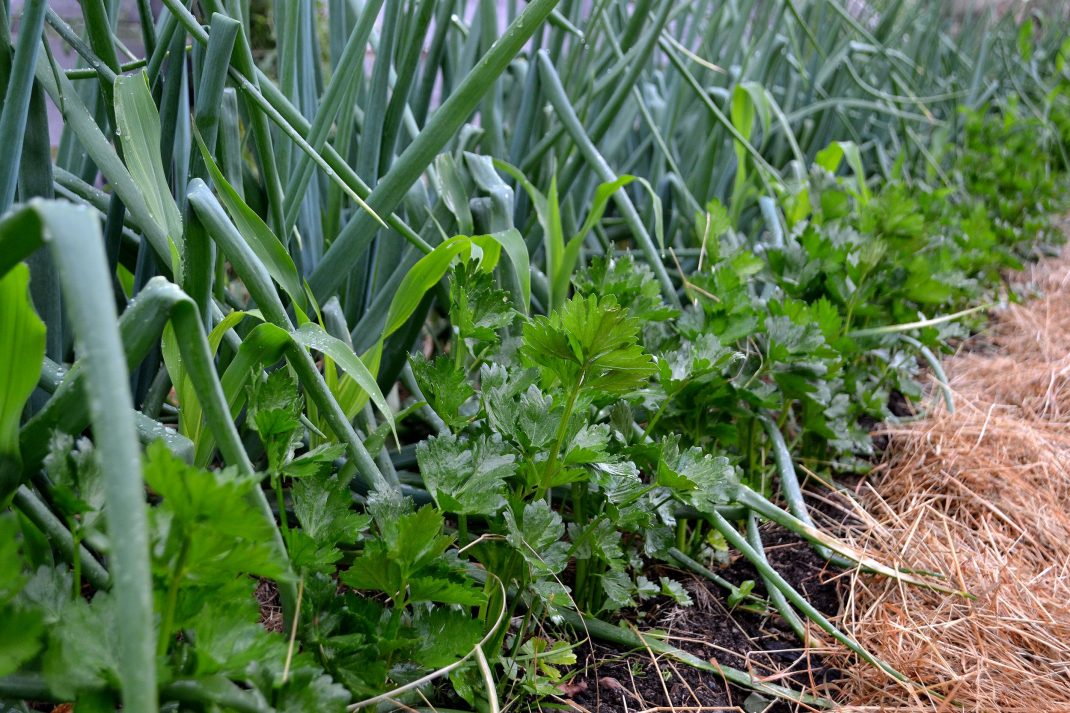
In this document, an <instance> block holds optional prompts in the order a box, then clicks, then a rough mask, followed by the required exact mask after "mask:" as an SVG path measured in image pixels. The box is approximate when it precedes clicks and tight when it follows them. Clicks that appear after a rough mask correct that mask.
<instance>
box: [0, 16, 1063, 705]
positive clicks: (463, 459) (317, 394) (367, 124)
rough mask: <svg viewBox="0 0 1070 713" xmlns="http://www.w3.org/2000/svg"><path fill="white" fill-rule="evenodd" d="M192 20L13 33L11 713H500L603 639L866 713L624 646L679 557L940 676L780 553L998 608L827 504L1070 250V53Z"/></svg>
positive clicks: (789, 26) (799, 36) (549, 28)
mask: <svg viewBox="0 0 1070 713" xmlns="http://www.w3.org/2000/svg"><path fill="white" fill-rule="evenodd" d="M163 5H164V7H165V9H164V10H163V11H162V12H160V13H159V14H158V15H155V16H154V15H153V14H152V10H151V6H150V5H149V3H139V4H138V10H139V13H140V18H141V32H142V38H141V39H142V44H143V46H144V50H145V51H144V55H143V56H141V57H137V56H133V53H131V52H129V50H128V49H127V48H126V45H125V44H124V43H122V42H120V41H119V40H118V39H117V38H116V34H115V21H116V18H117V17H118V9H119V8H118V3H109V2H104V0H89V1H87V2H85V3H83V5H82V11H83V19H84V32H82V33H79V32H77V31H75V30H74V29H72V28H71V27H70V25H68V24H67V22H66V21H65V20H64V19H63V18H61V17H59V16H58V15H56V14H55V13H54V12H53V11H52V10H50V9H49V8H48V6H47V3H45V2H34V0H27V2H26V3H25V5H24V9H23V12H22V15H21V18H20V22H19V25H18V33H17V34H18V37H17V40H16V41H14V42H12V41H11V31H10V23H9V20H8V13H7V8H6V6H5V7H4V12H2V13H0V18H3V20H4V26H3V27H0V37H3V41H4V43H5V44H4V46H3V47H0V50H2V51H0V89H2V90H3V91H4V95H5V101H4V105H3V109H2V110H0V136H2V137H3V139H4V140H5V142H6V145H7V146H8V147H9V148H10V150H9V151H8V152H7V153H6V154H5V155H4V156H3V157H0V210H2V211H4V212H5V215H4V217H3V218H0V275H3V278H2V281H0V291H2V295H3V296H2V299H0V373H4V374H6V375H7V376H6V377H5V379H4V381H3V382H0V387H2V388H0V499H2V503H3V505H4V508H5V512H4V513H3V515H0V530H2V532H0V549H2V550H3V551H2V553H0V560H2V561H3V562H5V565H6V566H5V567H4V568H3V569H2V571H0V699H3V700H10V701H12V702H13V705H16V706H21V707H22V708H23V709H25V708H26V707H27V705H29V704H30V703H33V702H46V701H56V702H61V701H75V702H76V703H77V707H78V710H80V711H81V710H82V709H83V708H85V709H87V710H90V709H91V710H96V709H100V710H114V709H115V708H116V707H117V706H118V705H120V704H121V706H122V708H123V710H132V711H154V710H157V709H158V708H159V707H160V706H162V705H169V706H173V707H174V706H177V709H179V710H185V709H190V710H193V709H197V710H238V711H254V710H255V711H270V710H276V711H288V710H293V711H307V710H341V709H343V708H347V707H348V709H350V710H356V709H371V708H377V707H382V708H385V709H391V708H392V707H396V706H402V705H403V706H405V707H407V708H417V709H422V708H428V709H431V708H439V709H441V708H442V707H446V708H468V709H476V710H489V711H496V710H500V709H501V707H502V706H503V705H516V706H529V705H536V704H537V703H538V702H539V701H540V700H543V699H545V698H550V697H553V696H555V695H557V694H558V693H559V689H558V686H559V684H560V683H561V682H562V681H563V680H564V678H565V677H567V676H568V675H570V674H569V666H570V665H571V664H572V663H574V662H575V650H576V648H577V646H580V645H582V643H583V642H584V641H585V640H587V639H589V638H592V637H594V638H601V639H604V640H608V641H610V642H613V643H616V644H618V645H620V646H623V647H628V648H631V647H637V648H641V647H648V648H650V649H651V650H655V651H659V652H661V653H663V654H665V655H668V656H672V657H675V658H677V659H679V660H680V661H682V662H684V663H686V664H689V665H693V666H697V667H700V668H705V669H707V670H712V671H714V672H717V673H720V674H721V675H723V676H725V677H726V678H727V679H729V680H730V681H732V682H733V683H736V684H737V685H741V686H744V687H748V688H752V689H754V690H755V691H757V692H758V693H760V694H762V695H765V696H771V697H780V698H786V699H789V700H793V701H797V702H801V703H805V704H807V705H811V706H825V705H829V704H830V702H829V701H826V700H824V699H820V698H815V697H813V696H812V695H808V694H804V693H801V692H797V691H794V690H791V689H790V688H788V687H785V686H781V685H777V684H774V683H770V682H767V681H764V680H761V679H760V678H757V677H754V676H752V675H751V674H750V673H748V672H747V671H742V670H735V669H730V668H728V667H724V666H714V665H713V664H711V663H709V662H707V661H703V660H700V659H698V658H696V657H694V656H691V655H689V654H687V653H686V652H684V651H680V650H678V649H675V648H673V647H672V646H671V645H670V644H669V643H667V642H666V641H664V640H663V639H662V638H659V637H658V635H657V634H656V633H652V634H649V635H640V634H638V633H637V631H636V630H635V629H634V628H632V627H629V626H627V625H624V626H617V625H616V624H617V623H618V622H627V621H628V619H629V617H630V615H631V613H632V612H633V611H634V609H635V608H636V607H637V606H638V605H639V604H641V603H642V602H644V601H646V600H650V599H652V598H657V597H663V598H667V599H669V600H673V601H675V602H677V603H678V604H679V605H681V606H687V605H689V604H690V597H689V593H688V590H687V587H686V586H685V581H686V578H685V576H684V575H681V576H678V577H666V576H660V575H654V574H653V572H654V571H655V568H654V565H659V564H665V565H669V566H671V567H673V568H676V569H677V570H678V571H681V572H684V573H687V572H690V573H693V574H695V575H696V576H700V577H705V578H707V579H710V580H711V581H713V582H714V583H716V584H718V585H720V586H723V587H725V589H726V590H727V591H726V595H727V596H728V599H729V601H730V602H731V603H732V604H733V605H734V606H742V607H747V608H749V609H751V610H754V611H758V612H762V613H768V614H769V615H775V616H779V617H781V618H782V619H783V620H784V621H785V622H786V623H787V624H788V625H789V626H790V627H791V628H792V629H793V630H794V631H796V632H797V633H798V634H799V636H800V638H803V637H804V636H805V634H806V627H807V626H808V624H807V621H809V622H812V623H813V625H814V626H815V627H817V628H816V629H815V631H818V630H820V631H821V632H822V634H821V635H822V636H828V637H830V638H833V639H836V640H838V641H840V642H841V643H842V644H843V645H845V646H847V647H849V648H851V649H852V650H854V651H855V652H856V653H857V655H858V656H860V657H861V658H863V659H864V660H866V661H868V662H870V663H872V664H873V665H875V666H879V667H881V668H883V669H884V670H885V671H887V673H888V674H889V675H890V676H892V677H894V678H898V679H903V676H902V675H901V674H900V673H899V672H897V671H894V670H893V669H891V668H890V667H888V666H887V665H886V664H884V663H883V662H881V661H879V660H877V659H876V658H875V657H873V656H872V655H871V654H869V653H868V652H866V651H865V650H864V649H862V648H861V647H860V646H859V645H858V644H857V643H855V642H854V641H853V640H852V639H850V637H848V636H846V635H845V634H843V633H842V632H840V631H839V630H838V629H836V628H835V626H834V625H833V624H831V623H830V622H829V621H828V620H827V619H826V618H825V616H824V615H823V614H822V613H821V612H819V611H817V610H816V609H815V608H814V607H813V606H812V605H811V604H810V603H809V602H807V600H806V599H805V598H804V597H803V596H802V595H801V594H800V593H799V592H797V591H796V590H795V589H793V588H792V587H791V585H790V584H789V583H788V582H787V581H785V579H784V578H783V577H782V576H781V575H780V574H779V573H778V572H777V571H776V570H775V569H774V568H773V567H771V566H770V565H769V564H768V562H767V561H766V557H765V553H764V548H763V546H762V542H761V537H760V531H759V529H758V523H759V522H761V521H772V522H776V523H778V524H780V525H782V526H784V527H786V528H787V529H789V530H791V531H793V532H795V533H797V534H798V535H800V536H801V537H803V538H805V539H807V540H809V541H810V542H812V543H813V544H814V546H815V548H817V550H818V552H819V553H820V554H822V555H823V556H825V557H827V558H829V559H830V560H831V561H832V562H833V563H834V564H836V565H838V566H862V567H864V568H867V569H871V570H873V571H875V572H879V573H882V574H885V575H887V576H891V577H897V578H899V579H901V580H903V581H904V582H905V583H907V584H910V585H916V586H926V587H933V588H937V589H940V590H942V591H947V592H948V595H949V596H968V593H965V592H956V591H954V588H953V587H950V586H948V584H947V583H945V582H942V581H940V580H938V579H934V578H932V577H930V576H928V575H925V574H924V573H913V572H909V571H899V570H895V569H892V568H890V567H888V566H887V565H886V564H884V563H880V562H875V561H872V560H870V559H868V558H866V557H865V556H864V555H863V554H862V553H857V552H853V551H851V550H849V549H848V548H846V547H845V546H844V545H842V544H841V543H838V542H837V541H836V540H835V539H834V538H832V537H830V536H828V535H827V534H825V533H823V532H821V531H820V530H819V529H817V528H816V527H815V526H814V524H813V521H812V520H811V518H810V516H809V514H808V512H807V505H806V501H805V499H804V497H803V493H802V488H801V486H800V477H799V473H798V472H797V471H796V468H797V467H799V468H800V470H801V468H802V467H805V468H806V472H807V473H809V474H812V475H813V476H815V477H816V478H818V479H820V480H822V481H824V482H829V483H831V482H834V480H835V478H836V477H837V475H838V474H841V473H843V472H859V471H862V470H864V469H865V468H866V466H867V464H868V462H869V460H868V459H869V457H870V456H871V455H872V443H871V441H870V437H869V435H868V430H869V427H870V426H871V425H872V424H873V423H875V422H877V421H882V420H888V419H890V418H894V417H895V416H894V414H893V413H892V412H891V411H890V406H889V404H890V402H891V400H892V399H893V398H897V397H898V396H905V397H906V398H907V399H910V400H914V401H918V400H920V399H921V397H922V395H923V390H922V386H921V385H920V383H919V378H920V376H919V374H920V371H921V369H922V368H924V367H925V366H926V365H927V366H928V367H929V368H931V369H932V370H933V371H934V372H935V373H936V374H937V375H939V373H940V370H939V363H938V357H937V354H938V353H939V352H940V351H941V350H944V349H947V348H948V345H949V344H952V343H953V342H954V340H955V339H957V338H959V337H961V336H963V335H965V334H967V333H968V331H969V330H970V329H971V328H973V327H975V326H977V325H978V324H979V323H980V322H979V320H980V319H981V316H980V312H979V311H978V309H979V307H981V306H983V305H984V304H987V303H989V302H991V301H992V300H995V299H1002V298H1004V297H1006V296H1008V295H1007V290H1006V287H1005V286H1004V285H1003V284H1002V283H1001V281H1000V274H1001V271H1003V270H1005V269H1008V268H1014V267H1018V266H1020V264H1021V263H1022V261H1024V260H1029V259H1033V258H1035V257H1037V256H1039V255H1041V254H1042V253H1043V251H1044V250H1046V249H1048V248H1049V247H1050V246H1052V245H1054V244H1055V243H1056V242H1057V236H1056V235H1055V233H1054V229H1053V227H1052V223H1051V216H1052V215H1053V213H1055V212H1056V211H1058V210H1060V209H1062V208H1064V207H1065V200H1064V192H1065V181H1064V172H1065V169H1066V168H1067V162H1066V152H1067V150H1068V149H1070V130H1068V127H1070V95H1068V94H1067V91H1068V89H1070V73H1068V69H1067V67H1066V60H1067V58H1068V56H1070V44H1068V43H1067V42H1066V41H1065V38H1063V37H1061V36H1060V35H1059V34H1058V27H1059V25H1058V23H1057V22H1056V21H1055V20H1054V19H1053V20H1052V22H1051V24H1049V23H1048V22H1047V21H1046V20H1044V19H1043V18H1041V17H1038V18H1035V19H1030V20H1029V21H1027V22H1026V23H1024V24H1022V25H1014V24H1013V22H1011V21H1010V20H1009V19H1005V20H1002V21H999V22H997V21H994V20H991V19H990V18H988V19H986V18H980V17H978V18H969V19H968V20H967V21H965V22H960V24H959V26H958V27H957V28H954V29H952V28H951V26H950V25H949V21H948V19H947V18H945V17H943V16H942V15H941V13H940V10H939V8H936V7H935V4H932V5H933V7H929V8H919V7H916V6H914V5H912V4H909V3H902V2H898V3H897V2H890V3H887V4H886V5H881V6H880V7H877V8H875V9H874V10H873V11H872V12H873V14H872V15H870V16H863V17H858V16H855V15H853V14H851V13H850V12H848V11H847V10H846V9H844V8H843V7H842V6H841V5H840V4H839V3H837V2H834V1H832V0H813V1H811V2H790V1H786V2H776V3H762V2H739V3H726V4H724V5H723V6H722V7H719V8H715V9H711V8H709V7H707V4H705V3H700V2H694V3H687V2H685V3H679V2H655V1H653V0H647V1H645V2H643V1H640V2H638V3H636V4H635V7H631V6H629V5H628V4H626V3H623V2H620V3H618V2H603V3H596V4H595V5H594V6H593V7H592V6H588V5H587V4H585V3H582V2H567V1H566V2H562V3H561V5H560V6H559V7H558V6H557V3H556V2H553V1H550V0H534V1H533V2H530V3H528V4H527V5H526V6H525V7H524V8H523V9H522V10H521V9H520V8H518V7H517V6H516V3H512V4H511V5H510V7H509V9H507V10H506V11H505V17H499V13H500V12H502V11H501V9H500V7H499V4H498V3H495V2H479V3H473V4H466V3H454V2H430V1H429V0H414V1H413V2H397V3H383V2H382V0H378V1H376V0H369V2H366V3H363V4H356V5H353V4H350V3H346V2H341V1H337V2H336V1H334V0H331V1H329V2H327V3H325V4H321V3H313V2H302V3H285V2H280V3H277V4H276V5H275V6H274V7H273V8H272V11H271V12H270V13H269V15H268V17H269V18H270V19H271V20H272V22H273V25H269V27H272V26H273V33H269V40H268V41H265V40H264V39H263V37H261V36H260V35H261V34H263V32H264V30H263V25H262V23H261V20H262V19H263V18H262V17H260V16H254V15H253V13H252V12H251V8H250V7H249V4H248V3H243V2H240V0H239V1H234V2H218V1H211V0H202V1H201V2H199V3H197V4H196V5H195V6H194V7H193V8H192V9H191V7H190V6H188V5H186V4H183V3H182V2H179V0H164V3H163ZM469 5H471V7H469ZM251 22H252V23H253V24H252V28H256V32H255V33H254V32H252V31H251V26H250V23H251ZM46 25H47V27H48V28H49V33H51V34H53V35H54V36H56V37H58V38H59V40H60V41H62V42H64V43H66V44H67V45H68V46H70V47H71V48H72V49H73V50H74V51H75V52H77V53H78V54H79V56H80V57H81V58H82V65H81V66H80V67H78V68H75V69H71V70H62V69H60V68H59V65H58V63H57V62H56V60H55V58H54V57H53V56H52V50H51V48H50V45H49V44H47V43H41V42H40V39H41V37H42V33H43V28H44V27H45V26H46ZM818 27H820V28H822V30H821V33H820V36H819V35H818V33H816V32H815V28H818ZM254 40H255V41H254ZM369 46H370V47H371V48H373V49H374V59H372V60H370V62H367V61H366V60H365V56H366V49H367V48H368V47H369ZM123 55H125V57H124V56H123ZM254 58H255V59H254ZM46 101H51V102H52V104H54V105H55V106H56V107H57V108H58V110H59V111H60V113H61V114H62V116H63V119H64V132H63V134H62V136H61V137H59V141H58V149H57V150H56V151H55V155H54V156H53V152H52V150H51V149H50V145H51V143H52V141H53V137H50V136H49V135H48V133H47V126H48V124H47V122H46V121H44V117H45V112H46ZM474 117H478V121H477V122H476V121H474ZM102 187H103V189H102ZM16 199H17V202H16ZM948 399H949V406H952V407H953V403H952V401H951V397H950V395H948ZM729 550H734V551H738V552H739V553H741V555H742V556H743V557H745V558H746V559H747V560H749V561H750V562H751V564H753V566H754V568H755V570H756V572H757V573H758V577H759V579H760V580H761V584H760V585H757V584H755V583H748V584H746V585H744V586H734V585H732V584H730V583H728V582H726V581H725V580H724V579H723V578H721V577H720V576H719V575H718V574H717V573H716V571H713V570H711V568H713V569H715V568H716V566H717V564H716V563H717V562H719V561H722V560H723V559H724V557H725V553H726V552H728V551H729ZM8 563H11V565H13V566H7V564H8ZM657 571H658V572H663V571H666V570H665V569H664V568H659V569H657ZM687 576H690V575H687ZM763 593H764V594H763ZM276 597H277V607H278V609H279V610H280V612H281V622H280V621H276V620H275V619H273V618H271V617H269V616H268V613H269V610H270V609H271V608H272V607H274V606H276V605H275V604H273V603H272V602H274V601H276ZM265 619H266V620H267V621H266V622H265Z"/></svg>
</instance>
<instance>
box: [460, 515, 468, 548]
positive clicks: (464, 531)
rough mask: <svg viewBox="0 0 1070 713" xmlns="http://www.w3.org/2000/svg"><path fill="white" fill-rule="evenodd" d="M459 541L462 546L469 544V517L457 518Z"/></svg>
mask: <svg viewBox="0 0 1070 713" xmlns="http://www.w3.org/2000/svg"><path fill="white" fill-rule="evenodd" d="M457 541H458V544H460V545H462V546H463V545H467V544H468V516H467V515H458V516H457Z"/></svg>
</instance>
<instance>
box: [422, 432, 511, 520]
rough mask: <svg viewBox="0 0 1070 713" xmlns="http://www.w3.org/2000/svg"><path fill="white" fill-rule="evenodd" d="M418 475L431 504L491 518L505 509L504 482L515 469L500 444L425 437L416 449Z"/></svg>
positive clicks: (464, 513)
mask: <svg viewBox="0 0 1070 713" xmlns="http://www.w3.org/2000/svg"><path fill="white" fill-rule="evenodd" d="M416 458H417V460H418V461H419V463H420V475H421V476H422V477H423V480H424V484H425V485H426V486H427V489H428V491H430V493H431V496H432V497H433V498H434V499H435V503H436V504H437V505H438V507H439V508H441V509H442V510H443V511H445V512H451V513H456V514H458V515H493V514H496V513H498V512H499V511H500V510H501V509H502V508H503V507H504V506H505V497H504V495H503V493H504V491H505V486H506V481H507V480H508V479H509V478H510V477H511V476H512V475H513V473H514V472H515V470H516V466H515V465H514V463H513V460H514V458H513V455H512V454H510V453H508V452H507V450H506V448H505V447H504V446H503V445H502V444H501V443H500V442H494V441H491V440H489V439H488V438H487V437H486V436H479V437H478V438H476V439H474V440H471V441H462V440H459V439H457V438H456V437H454V436H451V435H448V434H447V435H442V436H437V437H432V438H429V439H428V440H426V441H424V442H422V443H420V444H419V445H418V446H417V448H416Z"/></svg>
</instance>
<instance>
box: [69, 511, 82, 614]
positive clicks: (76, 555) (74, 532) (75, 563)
mask: <svg viewBox="0 0 1070 713" xmlns="http://www.w3.org/2000/svg"><path fill="white" fill-rule="evenodd" d="M67 527H68V528H70V531H71V538H72V541H73V542H74V548H73V549H72V551H71V569H72V571H73V573H74V583H73V586H74V591H73V592H72V596H73V597H74V598H75V599H77V598H78V597H79V596H80V595H81V593H82V551H81V548H80V547H79V545H80V544H82V538H81V536H80V534H79V532H78V522H77V521H76V520H75V519H74V518H73V517H72V518H68V519H67Z"/></svg>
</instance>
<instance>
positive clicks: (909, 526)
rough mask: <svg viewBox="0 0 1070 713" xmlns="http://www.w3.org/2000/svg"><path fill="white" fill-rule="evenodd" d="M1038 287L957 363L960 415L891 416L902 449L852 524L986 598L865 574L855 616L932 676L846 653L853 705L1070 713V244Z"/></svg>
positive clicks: (952, 372) (898, 558)
mask: <svg viewBox="0 0 1070 713" xmlns="http://www.w3.org/2000/svg"><path fill="white" fill-rule="evenodd" d="M1025 289H1027V290H1030V289H1032V290H1036V294H1037V295H1038V297H1037V298H1036V299H1034V300H1031V301H1028V302H1026V303H1024V304H1020V305H1012V306H1010V307H1008V308H1006V309H1004V310H1001V311H1000V312H999V313H998V314H996V315H995V318H994V320H993V322H992V324H991V327H990V329H989V331H988V332H987V333H986V334H984V335H980V336H979V337H978V338H976V339H974V340H971V343H970V344H967V345H966V346H965V348H964V349H963V350H961V351H960V353H959V354H957V355H956V356H954V357H953V358H951V359H948V360H947V361H946V362H945V365H944V366H945V369H946V371H947V374H948V378H949V379H950V384H951V388H952V390H953V392H954V402H955V406H956V413H955V414H953V415H952V414H948V413H947V412H946V410H944V409H943V407H942V406H941V405H940V404H939V403H938V401H937V400H936V399H933V402H932V404H931V408H932V414H931V415H930V416H929V417H928V418H926V419H924V420H921V421H916V422H913V423H907V424H897V425H893V426H889V427H886V428H885V431H884V432H886V433H887V435H888V436H889V447H888V451H887V453H888V455H887V460H886V462H885V463H884V464H882V467H881V469H880V470H881V472H880V475H879V476H878V477H876V478H873V479H871V480H870V481H867V483H866V484H865V485H863V486H861V489H860V496H861V500H862V504H863V505H864V507H865V509H866V511H867V512H868V515H867V516H864V517H863V522H864V524H863V525H860V526H856V527H853V528H848V529H847V530H846V531H845V532H843V533H842V535H843V537H844V538H845V539H846V540H847V541H848V542H850V543H851V544H853V545H855V546H856V547H859V548H861V549H863V550H865V551H867V552H869V553H871V554H873V555H874V556H876V557H878V558H879V559H882V560H883V561H885V562H887V563H889V564H894V565H898V566H904V567H914V568H920V569H925V570H931V571H933V572H938V573H940V574H942V575H943V576H944V577H946V578H947V579H948V580H949V583H954V584H955V585H957V586H960V587H962V588H963V589H965V590H967V591H969V592H971V593H973V594H974V595H976V597H977V598H976V600H974V601H968V600H965V599H962V598H956V597H949V596H946V595H942V594H938V593H934V592H930V591H925V590H922V589H920V588H917V587H910V586H906V585H901V584H900V583H897V582H895V581H893V580H889V579H887V578H883V577H873V576H869V575H863V574H857V573H856V574H854V575H852V576H851V578H850V582H849V586H848V587H847V592H848V594H847V597H846V600H845V606H844V613H843V615H842V620H841V624H842V626H843V627H844V628H845V629H846V630H847V631H849V632H850V633H851V634H852V635H854V636H855V637H857V639H858V640H859V641H860V642H861V643H862V644H863V645H864V646H865V647H867V648H868V649H869V650H870V651H872V652H873V653H875V654H876V655H878V656H880V657H881V658H883V659H884V660H885V661H887V662H888V663H890V664H891V665H893V666H895V667H896V668H897V669H899V670H900V671H902V672H903V673H905V674H906V675H907V676H909V677H910V678H912V679H913V680H914V681H916V682H918V683H921V684H922V685H923V686H925V687H927V689H928V690H929V691H931V692H932V693H933V694H935V695H928V694H927V693H926V692H925V691H924V690H919V689H910V688H908V687H904V686H903V685H901V684H897V683H895V682H894V681H891V680H890V679H889V678H888V677H886V676H884V675H882V674H880V673H879V672H878V671H876V670H874V669H873V668H872V667H869V666H864V665H861V664H858V663H857V662H856V661H853V660H852V659H851V658H849V657H848V656H846V655H843V656H842V657H841V658H840V660H839V663H840V664H841V665H842V666H843V668H844V670H845V680H844V681H843V682H842V684H841V689H840V693H841V695H840V700H842V701H845V702H849V703H850V705H849V706H846V707H844V708H843V709H842V710H851V711H863V710H865V711H890V710H894V711H943V710H947V711H986V712H988V711H1002V712H1004V713H1006V712H1010V711H1030V712H1033V711H1070V579H1068V577H1070V515H1068V513H1070V250H1068V251H1067V252H1066V253H1064V255H1063V256H1062V257H1061V258H1059V259H1056V260H1051V261H1047V262H1045V263H1042V264H1039V265H1036V266H1034V267H1033V269H1032V271H1031V273H1030V274H1029V275H1028V280H1027V282H1026V285H1025Z"/></svg>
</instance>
